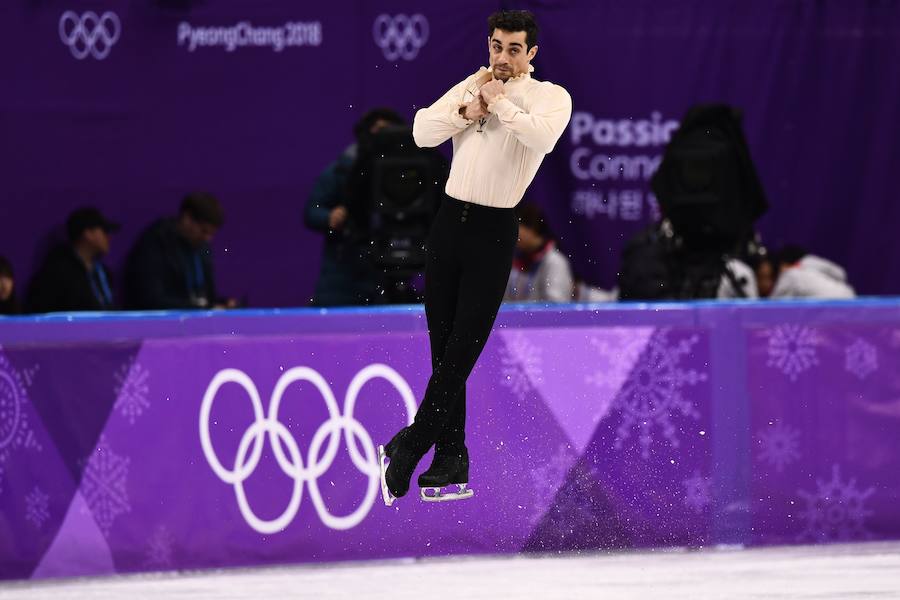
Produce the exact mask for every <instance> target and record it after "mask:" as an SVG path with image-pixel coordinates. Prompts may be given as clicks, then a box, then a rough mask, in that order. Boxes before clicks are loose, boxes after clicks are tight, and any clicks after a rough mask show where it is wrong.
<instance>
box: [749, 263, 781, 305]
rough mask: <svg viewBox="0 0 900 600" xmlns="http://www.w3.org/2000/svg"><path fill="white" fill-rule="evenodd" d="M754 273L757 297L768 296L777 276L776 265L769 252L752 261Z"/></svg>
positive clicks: (773, 287)
mask: <svg viewBox="0 0 900 600" xmlns="http://www.w3.org/2000/svg"><path fill="white" fill-rule="evenodd" d="M752 266H753V271H754V273H755V274H756V285H757V287H758V288H759V297H760V298H768V297H769V296H771V295H772V290H773V289H775V281H776V280H777V278H778V272H777V266H776V265H775V261H774V260H773V259H772V256H771V255H770V254H762V255H760V256H758V257H757V258H756V259H755V260H754V261H753V263H752Z"/></svg>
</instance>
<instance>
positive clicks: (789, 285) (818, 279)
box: [770, 245, 856, 299]
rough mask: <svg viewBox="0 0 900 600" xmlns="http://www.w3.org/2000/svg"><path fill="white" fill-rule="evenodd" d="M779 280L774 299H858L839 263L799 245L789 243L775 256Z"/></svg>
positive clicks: (774, 291) (776, 283) (775, 287)
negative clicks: (816, 254)
mask: <svg viewBox="0 0 900 600" xmlns="http://www.w3.org/2000/svg"><path fill="white" fill-rule="evenodd" d="M775 264H776V265H777V273H778V279H777V281H776V282H775V286H774V288H773V289H772V294H771V296H770V297H771V298H822V299H848V298H855V297H856V292H855V291H854V289H853V288H852V287H851V286H850V284H849V283H848V282H847V272H846V271H845V270H844V269H843V268H842V267H840V266H838V265H836V264H835V263H833V262H831V261H830V260H827V259H824V258H822V257H821V256H815V255H814V254H810V253H808V252H807V251H806V250H804V249H803V248H801V247H800V246H795V245H787V246H785V247H784V248H782V249H781V250H780V251H779V252H778V254H777V255H776V261H775Z"/></svg>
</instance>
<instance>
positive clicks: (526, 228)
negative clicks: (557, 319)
mask: <svg viewBox="0 0 900 600" xmlns="http://www.w3.org/2000/svg"><path fill="white" fill-rule="evenodd" d="M518 213H519V241H518V243H517V244H516V254H515V257H514V258H513V267H512V270H511V271H510V274H509V281H508V282H507V284H506V293H505V294H504V296H503V299H504V300H506V301H508V302H572V286H573V285H574V280H573V278H572V267H571V266H570V265H569V259H568V258H566V255H565V254H563V253H562V252H561V251H560V250H559V248H557V246H556V241H555V240H554V239H553V235H552V233H551V231H550V227H549V225H548V224H547V218H546V216H545V215H544V213H543V211H542V210H541V209H540V208H539V207H538V206H537V205H536V204H531V203H523V204H521V205H520V206H519V210H518Z"/></svg>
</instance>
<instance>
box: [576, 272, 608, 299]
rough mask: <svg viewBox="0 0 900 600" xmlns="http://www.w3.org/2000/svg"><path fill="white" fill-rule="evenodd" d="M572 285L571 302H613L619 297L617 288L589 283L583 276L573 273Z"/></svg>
mask: <svg viewBox="0 0 900 600" xmlns="http://www.w3.org/2000/svg"><path fill="white" fill-rule="evenodd" d="M573 276H574V284H573V285H572V302H587V303H591V302H615V301H616V300H618V299H619V288H616V287H614V288H613V289H611V290H605V289H603V288H601V287H597V286H594V285H591V284H589V283H588V282H587V281H585V279H584V277H582V276H581V275H579V274H578V273H574V275H573Z"/></svg>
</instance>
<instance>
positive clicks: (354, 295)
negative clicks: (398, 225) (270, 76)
mask: <svg viewBox="0 0 900 600" xmlns="http://www.w3.org/2000/svg"><path fill="white" fill-rule="evenodd" d="M404 123H405V122H404V120H403V118H402V117H401V116H400V115H398V114H397V113H396V112H394V111H393V110H391V109H388V108H376V109H373V110H370V111H369V112H367V113H366V114H365V115H364V116H363V117H362V119H360V120H359V122H357V123H356V125H355V126H354V128H353V133H354V136H355V138H356V142H355V143H354V144H352V145H350V146H349V147H347V149H346V150H344V152H343V154H341V156H339V157H338V159H337V160H336V161H334V162H333V163H331V164H330V165H328V167H326V169H325V170H324V171H323V172H322V173H321V174H320V175H319V177H318V179H316V182H315V185H314V186H313V190H312V192H311V193H310V195H309V199H308V200H307V202H306V208H305V210H304V218H303V221H304V223H305V224H306V227H307V228H309V229H311V230H313V231H317V232H319V233H322V234H324V235H325V240H324V246H323V249H322V262H321V268H320V271H319V279H318V281H317V282H316V289H315V293H314V296H313V300H312V304H313V306H352V305H362V304H372V303H373V301H374V299H375V296H376V293H377V287H378V283H379V280H378V277H377V275H378V274H377V271H376V270H375V268H374V267H373V265H372V262H371V261H370V260H369V255H368V248H367V247H366V240H365V239H363V238H362V237H361V236H358V235H353V232H352V231H350V229H351V226H352V223H353V215H352V214H351V210H352V207H353V206H354V205H355V202H354V199H353V198H349V197H348V193H349V189H348V181H349V176H350V171H351V169H352V167H353V165H354V163H355V161H356V159H357V157H358V155H359V149H360V146H365V145H366V143H367V142H368V139H369V138H371V136H373V135H374V134H376V133H377V132H378V131H380V130H381V129H383V128H384V127H386V126H388V125H403V124H404Z"/></svg>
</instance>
